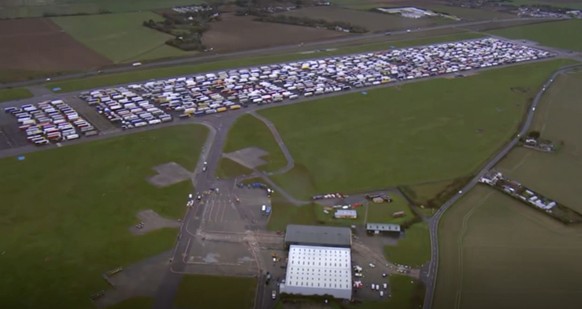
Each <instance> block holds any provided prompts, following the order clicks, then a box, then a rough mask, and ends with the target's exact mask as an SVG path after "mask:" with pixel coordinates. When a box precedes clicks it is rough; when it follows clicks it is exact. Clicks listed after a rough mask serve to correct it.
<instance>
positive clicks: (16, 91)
mask: <svg viewBox="0 0 582 309" xmlns="http://www.w3.org/2000/svg"><path fill="white" fill-rule="evenodd" d="M30 97H32V93H30V91H28V89H26V88H6V89H0V102H5V101H12V100H17V99H26V98H30Z"/></svg>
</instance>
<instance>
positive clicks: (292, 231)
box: [285, 224, 352, 247]
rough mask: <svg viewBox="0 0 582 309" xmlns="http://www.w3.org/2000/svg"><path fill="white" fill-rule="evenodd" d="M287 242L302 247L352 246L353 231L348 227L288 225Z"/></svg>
mask: <svg viewBox="0 0 582 309" xmlns="http://www.w3.org/2000/svg"><path fill="white" fill-rule="evenodd" d="M285 242H286V243H288V244H289V243H292V244H302V245H320V246H342V247H344V246H351V244H352V231H351V230H350V229H349V228H347V227H331V226H314V225H295V224H290V225H287V231H286V233H285Z"/></svg>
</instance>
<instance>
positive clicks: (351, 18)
mask: <svg viewBox="0 0 582 309" xmlns="http://www.w3.org/2000/svg"><path fill="white" fill-rule="evenodd" d="M285 15H290V16H298V17H309V18H314V19H325V20H328V21H344V22H349V23H352V24H354V25H358V26H362V27H365V28H367V29H368V30H369V31H381V30H397V29H406V28H418V27H427V26H434V25H439V24H445V23H449V22H452V21H451V20H449V19H446V18H442V17H430V18H429V17H427V18H419V19H412V18H404V17H400V16H397V15H393V14H383V13H374V12H366V11H359V10H349V9H343V8H339V7H323V6H319V7H308V8H302V9H299V10H295V11H291V12H288V13H285Z"/></svg>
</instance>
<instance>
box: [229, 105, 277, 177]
mask: <svg viewBox="0 0 582 309" xmlns="http://www.w3.org/2000/svg"><path fill="white" fill-rule="evenodd" d="M248 147H257V148H260V149H262V150H264V151H266V152H268V154H267V155H266V156H264V157H263V158H262V159H263V160H265V161H266V162H267V163H266V164H265V165H261V166H258V167H257V169H259V170H262V171H267V172H273V171H276V170H278V169H280V168H283V167H285V165H286V164H287V160H285V156H284V155H283V152H282V151H281V148H280V147H279V145H278V144H277V141H276V140H275V138H274V137H273V134H272V133H271V131H270V130H269V128H268V127H267V125H265V124H264V123H263V122H262V121H261V120H259V119H258V118H256V117H254V116H253V115H249V114H245V115H242V116H241V117H239V118H238V119H237V120H236V122H235V123H234V125H233V126H232V127H231V128H230V130H229V131H228V136H227V139H226V143H225V145H224V149H223V152H224V153H229V152H233V151H237V150H241V149H244V148H248Z"/></svg>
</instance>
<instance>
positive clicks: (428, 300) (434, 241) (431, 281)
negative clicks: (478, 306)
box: [423, 64, 582, 309]
mask: <svg viewBox="0 0 582 309" xmlns="http://www.w3.org/2000/svg"><path fill="white" fill-rule="evenodd" d="M579 67H582V64H577V65H571V66H567V67H563V68H561V69H559V70H558V71H556V72H554V74H552V76H551V77H550V78H548V80H546V82H545V83H544V84H543V86H542V88H541V89H540V91H539V92H538V93H537V95H536V96H535V98H534V100H533V102H532V103H531V105H530V106H529V107H528V112H527V115H526V119H525V121H524V122H523V123H522V125H521V128H520V130H519V133H518V134H517V135H516V136H515V137H514V138H513V139H512V140H511V141H510V142H509V143H507V144H506V145H505V146H504V147H503V149H501V151H499V153H497V154H496V155H495V156H494V157H492V158H491V160H489V162H487V164H485V165H484V166H483V168H482V169H481V170H480V171H479V173H477V175H476V176H475V177H473V179H471V181H469V183H467V184H466V185H465V186H464V187H463V188H462V190H461V191H460V192H459V193H458V194H456V195H455V196H453V197H452V198H451V199H450V200H448V201H447V202H446V203H444V204H443V205H442V206H441V208H439V210H438V211H437V212H436V213H435V215H434V216H433V217H432V218H431V219H430V220H429V221H428V225H429V232H430V243H431V258H430V263H429V267H428V274H427V277H428V278H427V282H426V284H427V286H426V294H425V297H424V306H423V307H424V309H430V308H431V307H432V303H433V298H434V289H435V284H436V278H437V270H438V258H439V246H438V224H439V221H440V219H441V218H442V216H443V214H444V212H445V211H447V209H449V207H451V206H452V205H453V204H454V203H455V202H456V201H458V200H459V199H460V198H461V197H462V196H463V195H464V194H465V193H467V191H469V190H471V189H472V188H473V187H474V186H475V185H476V184H477V183H478V182H479V179H480V178H481V177H482V176H483V175H484V174H485V173H486V172H487V171H488V170H490V169H492V168H493V167H494V166H495V165H497V163H499V161H501V159H503V157H505V156H506V155H507V154H508V153H509V152H510V151H511V150H512V149H513V147H514V146H515V145H517V142H518V141H519V137H521V136H525V135H526V134H527V131H528V130H529V127H530V125H531V123H532V121H533V117H534V113H535V109H536V107H537V106H538V104H539V102H540V99H541V98H542V96H543V94H544V93H545V92H546V89H547V88H548V87H549V86H550V85H552V83H553V82H554V79H555V78H556V77H557V76H558V75H559V74H562V73H564V72H567V71H569V70H572V69H574V68H579Z"/></svg>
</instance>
